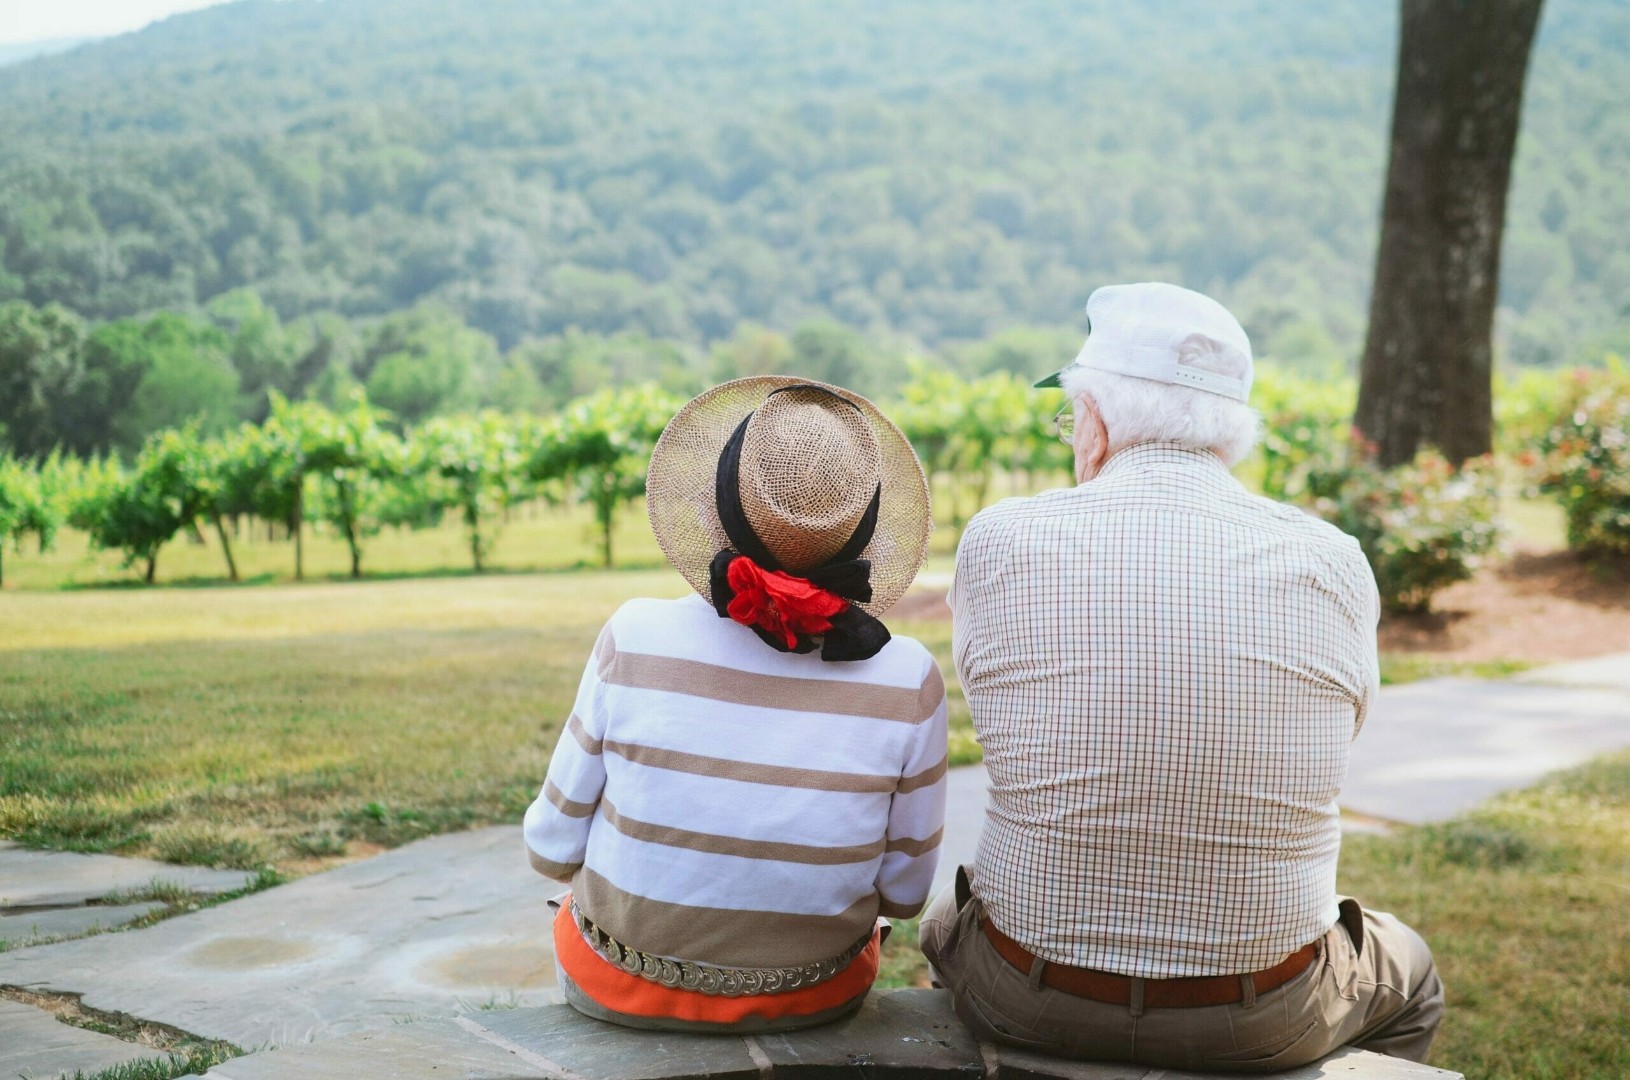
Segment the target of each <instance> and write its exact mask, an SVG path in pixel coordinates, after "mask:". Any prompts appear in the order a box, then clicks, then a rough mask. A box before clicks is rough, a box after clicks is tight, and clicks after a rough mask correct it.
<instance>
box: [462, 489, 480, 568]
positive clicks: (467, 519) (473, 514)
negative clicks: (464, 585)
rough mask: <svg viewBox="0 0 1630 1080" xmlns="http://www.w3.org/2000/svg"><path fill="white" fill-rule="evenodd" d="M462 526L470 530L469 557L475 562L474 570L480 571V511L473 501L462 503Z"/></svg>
mask: <svg viewBox="0 0 1630 1080" xmlns="http://www.w3.org/2000/svg"><path fill="white" fill-rule="evenodd" d="M464 526H465V528H467V529H469V530H470V558H471V559H472V560H474V562H475V572H476V573H478V574H479V573H481V570H482V567H481V513H480V511H478V510H477V509H476V507H475V504H474V503H470V502H466V503H465V504H464Z"/></svg>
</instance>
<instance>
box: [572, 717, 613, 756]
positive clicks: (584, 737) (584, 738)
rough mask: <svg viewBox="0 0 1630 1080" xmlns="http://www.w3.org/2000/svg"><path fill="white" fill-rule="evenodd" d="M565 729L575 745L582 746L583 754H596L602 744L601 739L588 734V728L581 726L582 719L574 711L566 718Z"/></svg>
mask: <svg viewBox="0 0 1630 1080" xmlns="http://www.w3.org/2000/svg"><path fill="white" fill-rule="evenodd" d="M566 730H567V731H569V732H571V733H572V738H574V739H576V740H577V745H579V746H581V747H582V748H583V752H584V753H585V754H598V753H599V752H600V747H601V746H602V745H604V744H603V743H602V741H601V740H599V739H596V738H595V737H594V736H592V735H590V734H589V729H588V728H586V727H584V726H583V721H582V720H581V719H580V718H579V717H578V715H577V714H576V713H572V715H571V716H569V717H567V718H566Z"/></svg>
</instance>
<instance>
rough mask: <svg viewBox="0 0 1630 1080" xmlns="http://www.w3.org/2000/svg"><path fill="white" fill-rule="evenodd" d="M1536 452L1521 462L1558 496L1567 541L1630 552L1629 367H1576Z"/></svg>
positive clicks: (1601, 551) (1604, 551)
mask: <svg viewBox="0 0 1630 1080" xmlns="http://www.w3.org/2000/svg"><path fill="white" fill-rule="evenodd" d="M1568 386H1569V392H1568V393H1567V394H1566V395H1565V396H1564V398H1563V400H1562V402H1561V407H1560V408H1559V409H1558V411H1557V414H1556V416H1555V418H1554V419H1553V421H1552V423H1551V426H1550V428H1549V429H1548V430H1547V431H1546V432H1545V433H1544V434H1543V435H1542V436H1541V437H1540V442H1539V448H1538V453H1536V454H1530V455H1528V456H1527V458H1526V462H1527V463H1529V464H1531V465H1532V466H1533V467H1534V470H1535V477H1536V479H1537V481H1538V486H1539V489H1540V490H1541V491H1543V492H1547V493H1550V494H1553V495H1555V496H1556V497H1557V499H1558V500H1559V501H1560V502H1561V503H1562V509H1563V512H1564V513H1565V514H1566V515H1567V521H1568V546H1569V547H1571V548H1573V549H1574V550H1575V551H1581V552H1584V553H1586V554H1588V555H1593V556H1600V555H1630V370H1627V369H1626V367H1625V365H1624V363H1623V362H1622V361H1620V360H1618V359H1617V358H1616V357H1610V358H1609V360H1608V367H1607V369H1606V370H1604V371H1596V372H1585V371H1576V372H1574V373H1573V374H1572V376H1571V377H1570V378H1569V380H1568Z"/></svg>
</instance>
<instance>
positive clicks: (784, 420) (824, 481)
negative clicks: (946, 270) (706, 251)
mask: <svg viewBox="0 0 1630 1080" xmlns="http://www.w3.org/2000/svg"><path fill="white" fill-rule="evenodd" d="M743 421H745V422H746V424H745V428H743ZM738 429H742V431H741V445H740V457H739V466H738V469H739V471H738V484H737V486H738V491H739V493H740V501H741V509H742V512H743V514H744V515H745V517H746V519H747V522H748V523H749V524H750V525H751V526H752V530H753V532H754V533H756V534H757V535H758V537H759V539H760V540H762V541H763V544H764V547H765V548H767V549H768V550H769V552H770V554H771V555H773V556H774V557H775V559H776V561H778V562H780V563H781V565H782V566H783V567H784V568H785V569H786V571H787V572H788V573H791V574H794V575H805V574H807V573H809V572H810V571H811V570H814V569H816V568H818V567H820V566H822V565H823V564H824V563H826V562H827V560H830V559H832V558H833V557H834V556H835V555H839V554H842V553H843V548H844V547H845V545H847V544H848V543H849V541H850V540H851V538H852V537H854V536H855V531H856V529H857V528H858V527H859V526H860V525H861V522H862V519H863V518H865V516H866V513H867V510H868V508H869V507H870V506H871V504H872V501H873V499H874V498H875V499H876V500H877V504H878V510H877V525H876V530H875V532H873V534H872V538H871V540H870V541H869V542H867V543H866V545H865V547H863V548H862V549H861V551H860V554H859V558H861V559H865V560H868V561H869V562H870V563H871V588H872V596H871V599H870V600H869V601H866V602H863V603H862V602H856V603H855V607H857V608H859V609H861V610H862V611H864V612H866V613H867V614H868V615H877V614H879V613H881V612H883V611H886V610H887V609H888V608H889V607H890V606H892V605H893V604H894V602H895V601H896V600H898V599H900V597H901V596H902V595H904V594H905V591H906V588H907V586H909V585H910V584H911V581H912V579H913V578H914V577H916V576H917V571H918V570H919V569H920V568H921V567H922V564H923V559H924V558H925V557H926V556H927V554H928V535H929V533H930V531H932V529H933V523H932V520H931V518H930V514H929V499H928V481H927V479H926V478H925V477H924V475H923V469H922V465H921V464H920V463H919V462H918V461H917V455H916V453H915V452H913V451H912V449H911V444H910V443H909V442H908V441H906V437H905V436H904V435H903V434H901V432H900V429H899V428H897V427H895V426H894V424H893V423H892V422H891V421H889V420H888V419H887V418H886V417H885V416H883V414H882V413H880V412H878V410H877V407H876V406H875V405H873V404H872V403H871V402H870V401H867V400H866V399H865V398H863V397H861V396H860V395H858V394H854V393H851V392H849V391H848V390H844V389H842V388H841V387H837V386H829V385H827V384H825V383H817V382H812V381H811V380H809V379H799V378H793V377H789V376H782V375H761V376H755V377H752V378H747V379H737V380H735V381H733V382H727V383H723V384H721V385H719V386H715V387H714V388H713V389H711V390H707V391H705V392H703V393H702V394H701V395H700V396H698V397H696V398H694V399H693V400H691V401H690V402H689V403H688V404H686V405H685V407H684V408H682V409H680V410H679V413H678V414H677V415H676V416H675V417H674V418H673V419H672V420H671V421H669V422H668V426H667V427H666V428H665V429H664V430H663V432H662V438H661V439H659V440H658V441H657V445H656V449H655V450H654V451H652V453H651V468H650V471H649V473H648V474H647V476H646V508H647V512H648V513H649V514H650V517H651V529H652V531H653V532H655V533H656V537H657V543H658V544H659V545H661V547H662V553H663V554H664V555H666V556H667V557H668V561H669V562H671V563H672V564H673V566H674V569H676V570H678V571H679V573H680V574H681V575H683V576H684V578H685V580H686V581H688V582H689V583H690V585H691V587H692V588H693V589H695V590H696V591H697V592H698V593H701V594H702V596H704V597H706V598H707V599H708V600H709V601H710V602H711V601H712V600H713V594H712V586H711V581H710V567H711V566H712V563H713V560H714V556H715V555H717V554H718V553H719V552H720V551H722V550H726V549H730V548H731V546H732V545H731V542H730V539H729V537H728V536H727V535H726V532H725V528H724V526H723V525H722V524H721V523H720V520H719V511H718V502H717V498H716V496H717V485H718V477H719V475H720V456H721V455H722V454H723V452H724V450H725V448H726V445H727V444H729V443H730V442H731V441H732V437H733V436H735V435H736V434H737V431H738Z"/></svg>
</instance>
